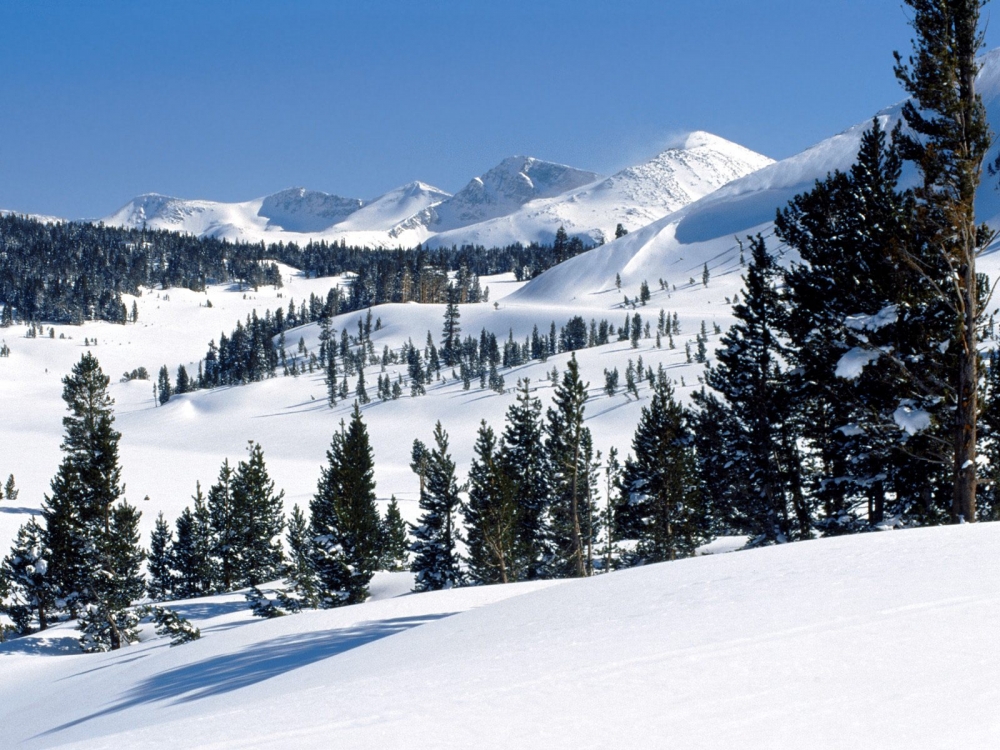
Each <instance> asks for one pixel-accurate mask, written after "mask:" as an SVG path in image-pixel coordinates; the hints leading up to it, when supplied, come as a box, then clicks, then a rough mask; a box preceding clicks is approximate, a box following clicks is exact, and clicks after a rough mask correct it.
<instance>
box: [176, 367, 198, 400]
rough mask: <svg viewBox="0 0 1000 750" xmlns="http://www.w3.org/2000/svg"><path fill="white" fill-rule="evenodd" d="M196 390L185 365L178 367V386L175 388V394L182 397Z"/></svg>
mask: <svg viewBox="0 0 1000 750" xmlns="http://www.w3.org/2000/svg"><path fill="white" fill-rule="evenodd" d="M192 390H194V388H193V386H192V384H191V378H190V376H189V375H188V371H187V369H186V368H185V367H184V365H178V366H177V386H176V387H175V388H174V393H176V394H177V395H180V394H182V393H188V392H189V391H192Z"/></svg>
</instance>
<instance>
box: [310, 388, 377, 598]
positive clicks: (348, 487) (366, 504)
mask: <svg viewBox="0 0 1000 750" xmlns="http://www.w3.org/2000/svg"><path fill="white" fill-rule="evenodd" d="M326 457H327V465H326V466H325V467H323V469H322V470H321V472H320V478H319V483H318V486H317V488H316V494H315V495H314V496H313V499H312V502H311V503H310V506H309V507H310V512H311V516H312V520H311V533H312V540H313V565H314V567H315V570H316V576H317V578H318V580H319V597H320V605H321V606H324V607H337V606H341V605H343V604H357V603H359V602H363V601H364V600H365V599H367V598H368V584H369V583H370V582H371V579H372V575H373V574H374V572H375V570H376V568H377V566H378V558H379V553H380V549H381V521H380V518H379V514H378V508H377V507H376V505H375V478H374V477H375V463H374V457H373V454H372V449H371V443H370V441H369V438H368V429H367V428H366V427H365V424H364V421H363V420H362V419H361V409H360V408H359V406H358V404H357V403H355V405H354V411H353V412H352V414H351V421H350V424H349V425H347V426H346V427H345V426H344V425H343V423H341V429H340V431H339V432H336V433H334V435H333V440H332V441H331V443H330V449H329V450H328V451H327V453H326Z"/></svg>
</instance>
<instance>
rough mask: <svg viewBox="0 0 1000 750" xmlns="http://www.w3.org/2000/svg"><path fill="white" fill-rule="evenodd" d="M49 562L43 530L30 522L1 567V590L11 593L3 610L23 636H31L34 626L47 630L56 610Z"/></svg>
mask: <svg viewBox="0 0 1000 750" xmlns="http://www.w3.org/2000/svg"><path fill="white" fill-rule="evenodd" d="M48 558H49V550H48V548H47V547H46V546H45V533H44V530H43V529H42V527H41V526H39V525H38V522H37V521H35V519H34V518H31V519H29V520H28V522H27V523H26V524H24V525H23V526H21V528H20V529H18V532H17V538H16V539H15V541H14V546H13V547H12V548H11V550H10V554H9V555H7V557H6V558H4V561H3V565H2V567H0V581H2V583H0V588H6V589H7V592H8V593H7V597H6V598H7V601H6V602H4V604H3V607H2V608H0V609H2V611H4V612H5V613H6V614H7V615H8V616H9V617H10V619H11V620H12V621H13V622H14V627H15V629H16V630H17V632H18V633H20V634H25V633H30V632H31V626H32V623H33V622H37V623H38V629H39V630H45V629H46V628H47V627H48V625H49V618H50V617H51V614H52V612H53V610H54V609H55V601H56V589H55V586H54V584H53V582H52V579H51V577H50V575H49V574H50V568H49V559H48Z"/></svg>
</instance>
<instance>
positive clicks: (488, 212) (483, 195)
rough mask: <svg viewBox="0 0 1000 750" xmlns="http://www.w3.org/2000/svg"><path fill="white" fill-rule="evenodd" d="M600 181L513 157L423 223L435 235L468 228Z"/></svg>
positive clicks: (559, 166)
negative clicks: (529, 203)
mask: <svg viewBox="0 0 1000 750" xmlns="http://www.w3.org/2000/svg"><path fill="white" fill-rule="evenodd" d="M599 179H601V176H600V175H598V174H595V173H593V172H584V171H583V170H580V169H574V168H573V167H567V166H565V165H564V164H555V163H553V162H548V161H541V160H539V159H534V158H532V157H530V156H511V157H508V158H507V159H504V160H503V161H502V162H500V163H499V164H498V165H497V166H495V167H493V169H491V170H490V171H489V172H487V173H486V174H484V175H481V176H479V177H474V178H473V179H472V180H471V181H470V182H469V184H468V185H466V186H465V187H464V188H462V189H461V190H459V191H458V192H457V193H455V195H453V196H452V197H451V198H449V199H448V200H446V201H444V202H443V203H442V204H441V205H439V206H436V207H435V208H433V209H431V210H430V211H426V212H424V214H423V215H422V216H421V218H420V220H421V221H422V222H424V223H425V225H426V226H427V227H428V228H429V229H431V230H433V231H434V232H445V231H448V230H450V229H457V228H459V227H467V226H469V225H470V224H478V223H480V222H483V221H487V220H489V219H493V218H496V217H498V216H506V215H508V214H510V213H512V212H514V211H516V210H517V209H518V208H520V207H521V206H523V205H524V204H525V203H528V202H529V201H532V200H535V199H538V198H549V197H551V196H554V195H560V194H562V193H565V192H567V191H569V190H573V189H575V188H578V187H581V186H582V185H587V184H589V183H592V182H594V181H595V180H599Z"/></svg>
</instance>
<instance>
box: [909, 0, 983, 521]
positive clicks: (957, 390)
mask: <svg viewBox="0 0 1000 750" xmlns="http://www.w3.org/2000/svg"><path fill="white" fill-rule="evenodd" d="M985 4H986V3H985V2H984V1H983V0H953V1H951V2H942V1H941V0H906V5H908V6H909V7H910V8H911V9H912V10H913V17H912V20H911V22H910V25H911V26H912V27H913V30H914V32H915V38H914V39H913V54H912V55H911V56H910V57H909V58H908V60H907V61H906V62H904V61H903V58H902V56H901V55H899V54H898V53H897V54H896V66H895V74H896V78H897V79H898V80H899V81H900V83H901V84H902V85H903V88H904V89H906V91H907V93H908V94H910V98H909V99H908V100H907V101H906V102H905V103H904V104H903V107H902V116H903V120H904V121H905V122H906V124H907V126H908V128H907V131H906V133H904V134H902V135H901V137H900V141H901V146H902V153H903V157H904V158H905V159H907V160H910V161H912V162H913V163H914V164H915V165H916V167H917V168H918V170H919V171H920V176H921V177H922V180H921V182H920V184H919V185H918V186H917V187H916V188H915V189H914V195H915V197H916V201H917V210H916V211H915V212H914V214H913V217H912V218H913V223H912V227H913V230H914V231H915V233H916V236H917V241H916V242H913V243H911V244H910V245H909V246H908V247H905V248H902V250H903V251H902V252H900V253H899V254H898V256H897V257H898V259H899V260H900V261H902V262H904V263H906V264H907V265H908V266H909V267H910V269H912V270H915V271H918V272H919V273H921V274H922V275H923V276H924V280H925V282H926V283H928V284H930V285H932V286H933V287H934V290H935V292H936V297H937V299H938V300H939V302H940V303H941V305H942V306H943V307H944V309H945V310H946V311H947V318H948V322H949V325H950V328H951V334H952V335H951V339H950V343H951V345H950V347H949V351H950V352H951V356H952V357H953V358H954V360H953V363H952V365H951V367H950V368H949V369H950V377H949V378H948V380H947V381H945V383H944V384H942V385H943V387H942V388H940V390H939V395H940V396H941V397H942V398H944V399H945V401H946V403H947V405H948V407H949V408H950V410H951V416H952V425H951V426H952V436H951V437H952V446H951V450H950V451H949V453H950V456H948V455H945V456H943V458H944V459H945V460H947V459H948V458H950V459H951V461H950V462H951V466H950V467H949V469H950V472H949V473H950V475H951V484H952V487H951V489H952V493H951V494H952V507H951V517H952V520H953V521H955V522H962V521H969V522H971V521H975V520H976V516H977V514H976V484H977V481H978V476H977V472H978V464H977V461H976V445H977V437H976V428H977V420H978V418H979V403H978V399H979V391H980V387H981V383H980V380H981V374H980V367H979V341H980V335H981V329H982V323H983V312H984V309H985V304H984V303H985V301H986V300H987V299H988V297H989V295H988V292H987V290H988V289H989V285H988V283H987V284H982V282H983V279H981V278H980V274H978V273H977V271H976V258H977V256H978V255H979V254H980V253H981V252H982V251H983V250H984V249H985V248H986V247H987V245H989V244H990V242H991V241H992V240H993V239H994V238H995V237H996V233H995V232H993V231H992V230H990V229H989V228H988V227H987V226H986V225H985V224H982V225H981V224H977V223H976V191H977V188H978V187H979V184H980V181H981V179H982V169H983V159H984V158H985V157H986V154H987V152H988V151H989V149H990V147H991V145H992V143H993V137H992V133H991V131H990V125H989V121H988V119H987V116H986V108H985V106H984V104H983V100H982V97H981V96H980V95H979V94H978V93H977V91H976V81H977V74H978V72H979V70H980V60H979V59H978V55H979V53H980V52H981V51H982V48H983V43H984V37H985V34H984V31H983V29H982V28H981V25H980V11H981V9H982V7H983V6H984V5H985ZM927 248H933V250H934V253H935V259H936V260H937V266H936V267H927V266H926V265H925V264H924V260H925V258H926V249H927ZM981 284H982V286H981ZM929 322H930V321H929ZM930 364H931V363H930V362H920V363H919V366H920V367H923V366H925V365H930Z"/></svg>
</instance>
